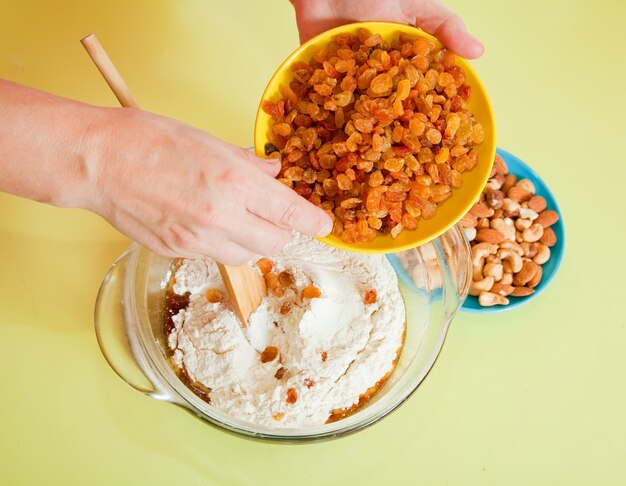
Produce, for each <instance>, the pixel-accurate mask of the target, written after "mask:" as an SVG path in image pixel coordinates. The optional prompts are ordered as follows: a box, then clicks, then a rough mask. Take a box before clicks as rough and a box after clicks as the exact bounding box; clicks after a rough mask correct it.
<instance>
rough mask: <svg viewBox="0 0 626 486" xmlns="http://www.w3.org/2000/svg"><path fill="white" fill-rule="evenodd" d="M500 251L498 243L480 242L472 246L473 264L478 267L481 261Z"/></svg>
mask: <svg viewBox="0 0 626 486" xmlns="http://www.w3.org/2000/svg"><path fill="white" fill-rule="evenodd" d="M496 251H498V245H492V244H491V243H478V244H477V245H474V247H473V248H472V264H473V265H474V266H475V267H476V266H478V265H479V264H480V261H481V260H482V259H484V258H486V257H487V255H491V254H493V253H495V252H496Z"/></svg>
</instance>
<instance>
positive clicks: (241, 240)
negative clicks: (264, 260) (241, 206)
mask: <svg viewBox="0 0 626 486" xmlns="http://www.w3.org/2000/svg"><path fill="white" fill-rule="evenodd" d="M241 222H242V224H241V226H240V227H238V228H236V230H235V231H234V232H233V234H232V236H231V239H232V240H233V241H234V242H235V243H238V244H239V245H241V246H242V247H244V248H246V249H247V250H250V251H252V252H254V253H256V254H258V255H263V256H274V255H276V254H277V253H279V252H280V250H282V248H283V246H285V245H286V244H287V242H288V241H289V240H290V239H291V231H290V230H288V229H284V228H281V227H279V226H276V225H275V224H272V223H270V222H268V221H266V220H264V219H262V218H260V217H258V216H256V215H255V214H252V213H247V214H246V215H245V217H244V218H243V219H242V220H241Z"/></svg>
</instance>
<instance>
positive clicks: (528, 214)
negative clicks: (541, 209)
mask: <svg viewBox="0 0 626 486" xmlns="http://www.w3.org/2000/svg"><path fill="white" fill-rule="evenodd" d="M537 216H539V215H538V214H537V212H536V211H534V210H532V209H530V208H524V207H521V208H520V210H519V217H520V218H524V219H529V220H531V221H534V220H536V219H537Z"/></svg>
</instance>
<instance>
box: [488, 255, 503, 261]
mask: <svg viewBox="0 0 626 486" xmlns="http://www.w3.org/2000/svg"><path fill="white" fill-rule="evenodd" d="M485 263H502V262H501V261H500V258H499V257H498V256H497V255H487V257H486V258H485Z"/></svg>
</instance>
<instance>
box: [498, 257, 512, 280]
mask: <svg viewBox="0 0 626 486" xmlns="http://www.w3.org/2000/svg"><path fill="white" fill-rule="evenodd" d="M504 263H506V264H508V263H509V262H504ZM504 263H502V266H503V267H504ZM500 283H501V284H502V285H511V284H512V283H513V274H512V273H511V272H504V273H503V274H502V278H501V279H500Z"/></svg>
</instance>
